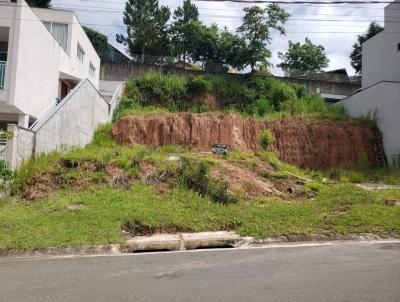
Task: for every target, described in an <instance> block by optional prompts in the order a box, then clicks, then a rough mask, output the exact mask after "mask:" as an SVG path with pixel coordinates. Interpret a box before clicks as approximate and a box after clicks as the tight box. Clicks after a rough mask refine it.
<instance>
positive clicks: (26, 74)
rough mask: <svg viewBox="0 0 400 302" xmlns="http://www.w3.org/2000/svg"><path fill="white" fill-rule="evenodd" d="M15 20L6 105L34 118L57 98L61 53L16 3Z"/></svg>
mask: <svg viewBox="0 0 400 302" xmlns="http://www.w3.org/2000/svg"><path fill="white" fill-rule="evenodd" d="M16 18H17V20H16V22H15V35H14V39H13V41H12V43H13V52H12V53H10V54H9V56H10V57H12V64H11V66H10V68H11V77H10V81H11V83H10V94H9V104H10V105H14V106H15V107H17V108H18V109H19V110H21V111H22V112H24V113H25V114H29V115H31V116H34V117H36V118H37V117H39V116H40V115H41V114H42V113H43V112H44V111H45V110H46V109H47V108H48V107H49V106H50V105H51V104H53V103H54V102H55V101H56V97H57V96H58V85H59V84H58V79H59V62H60V57H61V56H62V55H63V52H64V50H63V49H62V48H61V47H60V46H59V44H58V42H57V41H56V40H54V38H53V37H52V35H51V34H50V33H49V32H48V30H47V29H46V27H45V26H44V25H43V23H42V22H41V21H40V20H39V19H38V18H37V17H36V15H35V14H34V13H33V11H32V10H31V9H30V8H29V7H28V6H27V5H26V3H25V2H18V7H17V15H16Z"/></svg>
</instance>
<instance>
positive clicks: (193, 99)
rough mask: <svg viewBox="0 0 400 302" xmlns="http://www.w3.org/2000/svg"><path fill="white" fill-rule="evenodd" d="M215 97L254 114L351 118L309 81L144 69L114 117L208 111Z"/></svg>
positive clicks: (223, 104)
mask: <svg viewBox="0 0 400 302" xmlns="http://www.w3.org/2000/svg"><path fill="white" fill-rule="evenodd" d="M210 95H211V96H213V97H215V98H216V99H217V102H218V107H219V110H223V111H224V110H225V111H227V110H233V111H237V112H239V113H241V114H244V115H248V116H249V115H250V116H255V117H275V116H288V115H313V116H315V115H317V116H329V117H334V118H336V119H344V118H347V115H346V113H345V111H344V110H343V108H341V107H339V106H332V105H329V104H327V103H326V102H325V100H324V99H323V98H322V97H321V96H319V95H317V94H314V95H312V96H308V95H307V94H306V89H305V86H303V85H297V84H290V83H284V82H282V81H280V80H277V79H275V78H273V77H271V76H269V75H264V74H247V75H214V76H212V75H207V76H189V77H182V76H177V75H172V74H163V73H157V72H149V73H145V74H143V75H141V76H139V77H136V78H133V79H130V80H128V81H127V82H126V96H124V97H123V98H122V100H121V103H120V106H119V108H118V109H117V111H116V113H115V119H118V118H119V117H121V116H123V115H127V114H140V113H150V112H155V113H159V112H165V111H170V112H181V111H191V112H204V111H207V110H208V108H207V106H206V103H205V101H204V99H205V98H206V96H210Z"/></svg>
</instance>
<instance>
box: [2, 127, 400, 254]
mask: <svg viewBox="0 0 400 302" xmlns="http://www.w3.org/2000/svg"><path fill="white" fill-rule="evenodd" d="M110 130H111V125H110V124H108V125H104V126H102V127H101V128H100V129H99V130H98V131H97V132H96V134H95V137H94V139H93V142H92V143H91V144H90V145H88V146H86V147H85V148H80V149H72V150H70V151H68V152H64V153H56V152H54V153H51V154H48V155H41V156H39V157H37V158H36V159H35V160H33V161H29V162H27V163H26V164H25V165H23V166H22V167H21V168H20V169H19V170H18V171H17V172H16V173H15V182H14V185H13V187H12V188H13V193H14V196H13V197H10V198H8V199H6V200H2V201H1V202H0V249H8V250H21V249H26V248H42V247H50V246H78V245H86V244H104V243H120V242H122V241H123V234H122V231H121V227H122V225H123V224H124V223H125V222H127V221H128V222H129V221H135V222H138V223H140V224H141V225H144V226H148V227H149V229H163V228H165V229H167V230H168V229H169V230H171V229H172V230H185V231H193V232H198V231H218V230H234V231H236V232H238V233H239V234H241V235H250V236H261V237H263V236H279V235H291V234H311V233H352V232H355V233H358V232H374V233H392V232H395V233H400V219H399V217H400V208H399V207H389V206H386V205H385V199H386V198H392V199H400V190H385V191H379V192H368V191H365V190H362V189H360V188H358V187H356V186H354V185H352V184H351V183H350V182H361V181H362V182H364V181H382V182H386V183H388V182H389V183H394V184H396V183H400V171H399V170H395V169H389V168H385V169H379V170H373V171H371V170H366V169H363V160H362V159H360V167H359V168H360V170H357V171H347V170H344V169H339V168H338V169H335V170H331V171H327V172H322V171H310V170H303V169H300V168H297V167H295V166H292V165H290V164H287V163H283V162H281V161H280V160H279V159H278V157H277V156H276V154H274V153H272V152H268V151H262V152H238V151H233V152H231V153H229V154H228V156H227V157H225V158H224V160H227V161H230V162H233V163H240V164H243V165H245V166H247V167H248V168H249V169H251V170H254V171H256V166H257V161H260V160H262V161H265V162H267V163H268V165H270V166H271V167H272V168H273V170H272V171H270V173H269V174H268V178H269V180H270V181H274V180H277V181H282V180H285V179H289V178H290V177H293V175H292V174H295V175H297V176H300V177H304V178H307V179H311V180H312V181H311V182H308V183H307V184H306V185H305V186H304V192H306V193H307V192H309V193H311V194H312V196H313V199H308V197H307V195H303V197H300V198H299V199H297V200H296V201H293V202H288V201H286V200H282V199H280V198H279V197H275V198H264V197H258V198H255V199H246V200H240V198H239V199H235V197H234V196H232V195H230V194H229V193H228V192H227V187H226V184H224V183H222V182H219V181H216V180H215V179H213V178H212V177H211V176H210V175H209V173H208V171H209V170H208V165H219V164H220V160H221V158H219V157H217V156H214V155H212V154H202V153H198V152H196V151H195V150H190V149H189V148H188V147H185V146H164V147H158V148H151V147H146V146H136V147H132V148H126V147H123V146H119V145H117V144H116V143H115V142H114V141H113V140H112V139H111V138H110V136H109V132H110ZM171 155H178V156H180V157H182V158H187V159H188V162H189V164H188V165H186V166H185V165H182V164H180V163H179V162H171V161H168V160H167V159H168V157H170V156H171ZM62 162H63V163H65V162H67V163H68V165H70V166H71V167H73V168H72V169H71V168H66V167H65V164H64V165H61V164H60V163H62ZM88 162H89V163H92V162H95V163H96V167H97V168H96V170H93V171H92V170H91V171H90V172H88V173H89V174H85V173H86V172H85V170H84V168H85V165H86V164H87V163H88ZM144 162H146V163H151V164H152V165H153V166H155V167H157V168H158V169H159V170H160V171H174V173H175V172H176V175H177V179H176V183H175V185H174V186H173V187H171V188H170V189H169V190H167V191H165V192H163V193H160V192H158V190H157V189H158V188H157V187H154V186H151V185H146V184H145V183H142V182H141V181H139V180H136V181H135V180H133V181H131V182H130V185H129V186H128V187H127V188H117V187H113V186H112V185H110V184H108V183H102V182H101V180H102V179H103V178H104V176H105V167H106V166H107V165H109V164H113V165H116V166H118V167H119V168H120V169H122V170H123V171H124V173H126V174H127V175H128V176H130V177H132V179H135V175H137V173H139V169H140V168H139V163H144ZM203 162H206V163H207V164H204V163H203ZM204 165H205V167H206V168H205V169H204ZM81 168H83V169H81ZM49 175H58V176H62V177H61V179H62V180H63V181H65V183H68V180H69V179H70V178H72V179H80V178H84V177H89V178H90V179H92V180H93V183H94V184H93V185H90V186H88V187H85V188H83V189H82V188H79V189H74V188H69V187H68V186H60V188H58V189H57V190H55V191H54V192H52V193H51V194H50V195H49V196H48V197H44V198H39V199H38V200H35V201H27V200H25V199H23V198H22V195H21V192H23V191H24V189H25V188H26V185H27V183H29V181H30V180H31V179H35V178H36V179H38V180H42V179H45V178H46V177H47V178H48V177H49ZM324 178H329V179H333V180H336V182H337V184H333V185H327V184H325V182H324V181H323V179H324ZM346 178H347V179H346ZM96 184H97V185H96ZM236 198H238V197H236ZM234 199H235V200H234ZM233 200H234V201H235V202H231V201H233Z"/></svg>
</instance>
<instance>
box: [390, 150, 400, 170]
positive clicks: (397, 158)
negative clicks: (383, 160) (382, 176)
mask: <svg viewBox="0 0 400 302" xmlns="http://www.w3.org/2000/svg"><path fill="white" fill-rule="evenodd" d="M391 164H392V167H393V168H394V169H396V170H400V153H398V154H395V155H393V156H392V162H391Z"/></svg>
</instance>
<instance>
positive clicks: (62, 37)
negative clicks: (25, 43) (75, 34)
mask: <svg viewBox="0 0 400 302" xmlns="http://www.w3.org/2000/svg"><path fill="white" fill-rule="evenodd" d="M43 24H44V26H46V28H47V30H48V31H49V32H50V33H51V35H52V36H53V38H54V39H55V40H56V41H57V42H58V44H60V46H61V47H62V48H63V49H64V50H65V51H67V43H68V24H63V23H56V22H43Z"/></svg>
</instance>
